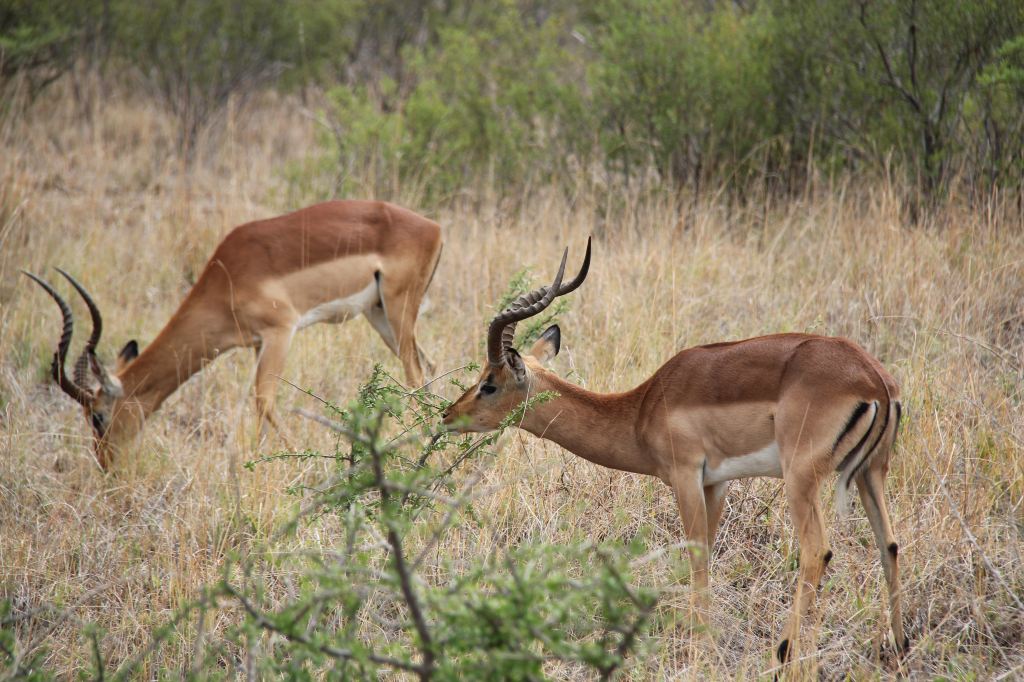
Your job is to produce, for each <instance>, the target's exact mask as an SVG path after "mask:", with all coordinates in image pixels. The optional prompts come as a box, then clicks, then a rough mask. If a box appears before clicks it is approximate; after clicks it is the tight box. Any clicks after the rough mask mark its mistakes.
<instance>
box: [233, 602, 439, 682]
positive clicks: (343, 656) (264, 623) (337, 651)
mask: <svg viewBox="0 0 1024 682" xmlns="http://www.w3.org/2000/svg"><path fill="white" fill-rule="evenodd" d="M223 589H224V591H225V592H227V593H228V594H229V595H231V596H232V597H233V598H235V599H237V600H238V603H239V604H241V605H242V608H243V609H245V611H246V613H248V614H249V616H250V617H252V619H253V620H254V621H255V622H256V625H258V626H259V627H260V628H262V629H264V630H266V631H267V632H275V633H277V634H279V635H281V636H282V637H284V638H285V639H288V640H290V641H294V642H298V643H299V644H304V645H305V646H309V647H313V648H315V649H317V650H318V651H320V652H321V653H323V654H326V655H327V656H330V657H331V658H335V659H339V660H352V659H357V658H358V656H357V655H356V654H355V653H354V652H353V651H352V650H351V649H342V648H339V647H334V646H331V645H329V644H318V643H316V642H314V641H313V640H311V639H310V638H309V637H307V636H306V635H303V634H299V633H296V632H288V631H286V630H283V629H281V628H280V627H278V626H277V625H275V624H274V623H272V622H270V621H269V620H267V619H266V617H265V616H264V615H263V614H262V613H260V612H259V611H258V610H257V609H256V607H254V606H253V605H252V603H251V602H250V601H249V600H248V599H246V598H245V595H243V594H242V593H241V592H239V591H238V590H236V589H235V588H234V587H232V586H231V585H229V584H227V583H224V584H223ZM366 658H367V659H368V660H370V661H373V662H374V663H377V664H379V665H387V666H390V667H392V668H397V669H398V670H405V671H406V672H411V673H419V674H423V669H422V666H418V665H416V664H415V663H410V662H409V661H403V660H401V659H398V658H392V657H391V656H383V655H381V654H376V653H373V652H372V651H371V652H368V653H367V654H366Z"/></svg>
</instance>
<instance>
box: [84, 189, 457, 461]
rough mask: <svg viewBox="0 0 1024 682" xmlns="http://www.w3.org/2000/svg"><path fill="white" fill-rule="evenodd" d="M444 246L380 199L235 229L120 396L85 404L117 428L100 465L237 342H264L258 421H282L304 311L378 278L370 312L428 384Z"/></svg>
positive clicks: (427, 227)
mask: <svg viewBox="0 0 1024 682" xmlns="http://www.w3.org/2000/svg"><path fill="white" fill-rule="evenodd" d="M440 249H441V229H440V227H439V226H438V225H437V223H435V222H433V221H431V220H428V219H427V218H424V217H422V216H419V215H417V214H415V213H413V212H412V211H409V210H407V209H404V208H401V207H399V206H395V205H393V204H388V203H385V202H379V201H330V202H326V203H322V204H316V205H314V206H310V207H308V208H303V209H301V210H298V211H295V212H293V213H288V214H286V215H282V216H278V217H276V218H270V219H267V220H259V221H256V222H251V223H246V224H244V225H241V226H239V227H236V228H235V229H234V230H232V231H231V232H230V233H229V234H228V235H227V236H226V237H225V238H224V239H223V241H221V243H220V244H219V245H218V246H217V248H216V250H215V251H214V253H213V255H212V256H211V257H210V260H209V262H207V264H206V266H205V267H204V269H203V271H202V273H201V274H200V276H199V279H198V281H197V282H196V283H195V285H194V286H193V287H192V289H191V290H190V291H189V293H188V295H187V296H186V297H185V300H184V301H182V303H181V305H180V306H179V307H178V310H177V311H176V312H175V313H174V315H173V316H172V317H171V319H170V320H169V321H168V323H167V325H166V326H165V327H164V328H163V329H162V330H161V331H160V333H159V334H158V335H157V337H156V338H155V339H154V340H153V342H152V343H151V344H150V345H149V346H148V347H147V348H146V349H145V350H143V352H142V353H141V354H140V355H139V356H138V357H137V358H136V359H134V360H132V361H130V362H127V363H123V366H119V367H118V368H116V371H115V373H114V377H115V378H116V380H117V381H118V382H119V383H120V385H121V386H122V388H123V397H114V396H102V395H97V396H96V400H95V401H94V405H92V406H86V412H87V417H89V418H90V419H91V418H92V415H93V414H94V413H97V412H99V413H100V414H102V415H103V416H104V418H105V421H106V422H107V424H108V426H107V428H106V431H105V434H104V435H103V437H102V438H100V437H97V441H96V453H97V458H98V460H99V462H100V465H101V466H102V467H104V468H106V467H107V466H108V465H109V463H110V461H111V458H112V456H113V454H114V452H115V451H116V450H117V449H118V448H119V447H121V446H122V445H123V444H124V443H125V442H126V441H127V440H128V439H129V438H131V437H132V436H134V435H135V434H136V433H137V432H138V431H139V430H140V429H141V427H142V424H143V422H144V421H145V419H146V418H147V417H148V416H149V415H150V414H152V413H153V412H154V411H156V410H157V409H158V408H159V407H160V405H161V404H162V403H163V402H164V400H166V399H167V397H168V396H170V395H171V394H172V393H174V391H175V390H177V388H178V387H179V386H180V385H181V384H182V383H184V382H185V381H186V380H187V379H188V378H189V377H190V376H192V375H193V374H194V373H195V372H197V371H199V370H200V369H202V367H203V366H204V364H205V363H206V362H209V361H211V360H213V359H214V358H216V357H217V356H219V355H220V354H222V353H224V352H225V351H227V350H229V349H231V348H235V347H238V346H250V347H255V348H256V349H257V357H258V363H257V371H256V400H257V409H258V412H259V419H260V428H261V430H262V428H263V426H264V424H265V423H275V418H274V413H273V405H274V398H275V388H276V378H275V375H279V374H280V373H281V372H282V371H283V368H284V362H285V358H286V356H287V353H288V347H289V345H290V343H291V338H292V335H293V334H294V332H295V330H296V326H297V325H298V324H299V321H300V320H301V319H302V316H303V315H305V314H307V313H309V312H310V311H311V310H312V309H314V308H316V307H317V306H320V305H323V304H324V303H326V302H329V301H333V300H335V299H339V298H341V299H343V298H347V297H349V296H352V295H354V294H357V293H358V292H361V291H364V290H366V289H367V288H368V287H371V286H373V285H374V282H375V278H379V288H380V293H381V298H382V299H383V301H380V300H378V301H377V303H376V304H375V305H374V306H373V308H372V310H370V311H368V312H367V315H368V317H370V318H371V323H373V324H374V326H375V328H377V329H378V331H380V332H381V333H382V335H385V341H386V342H387V343H388V345H389V347H391V348H392V350H393V351H394V352H395V354H396V355H398V356H399V358H400V359H401V361H402V364H403V366H404V369H405V374H406V378H407V379H408V381H409V382H410V383H411V384H413V385H415V386H419V385H421V384H422V382H423V368H422V365H421V359H425V358H423V353H422V350H421V349H420V348H419V346H418V345H417V342H416V337H415V323H416V317H417V314H418V312H419V307H420V303H421V301H422V299H423V296H424V294H425V293H426V289H427V286H428V285H429V282H430V278H431V276H432V274H433V271H434V268H435V266H436V264H437V260H438V258H439V256H440ZM323 321H332V322H340V321H344V319H328V320H323ZM387 334H391V335H392V336H393V338H388V336H387ZM428 364H429V363H428ZM428 369H429V371H431V372H432V371H433V369H432V368H428Z"/></svg>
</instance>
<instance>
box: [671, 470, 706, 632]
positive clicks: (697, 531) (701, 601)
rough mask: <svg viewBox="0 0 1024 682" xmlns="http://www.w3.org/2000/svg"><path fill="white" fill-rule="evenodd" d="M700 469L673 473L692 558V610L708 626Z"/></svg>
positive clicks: (700, 622) (702, 490)
mask: <svg viewBox="0 0 1024 682" xmlns="http://www.w3.org/2000/svg"><path fill="white" fill-rule="evenodd" d="M702 478H703V476H702V471H701V468H700V467H686V468H681V469H678V470H677V471H675V472H673V474H672V477H671V485H672V489H673V490H674V491H675V493H676V503H677V504H678V505H679V518H680V519H681V520H682V522H683V532H684V533H685V534H686V540H687V551H688V552H689V555H690V573H691V575H692V576H693V580H692V582H693V595H692V598H691V608H692V609H693V611H694V612H695V613H696V616H697V622H698V623H699V624H700V625H707V622H708V618H707V617H708V551H709V547H708V513H707V508H706V507H705V505H704V487H703V484H702Z"/></svg>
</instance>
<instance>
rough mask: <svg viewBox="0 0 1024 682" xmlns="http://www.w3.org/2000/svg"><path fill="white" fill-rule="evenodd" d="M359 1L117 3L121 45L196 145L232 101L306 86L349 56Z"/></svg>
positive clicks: (189, 145)
mask: <svg viewBox="0 0 1024 682" xmlns="http://www.w3.org/2000/svg"><path fill="white" fill-rule="evenodd" d="M357 8H358V4H357V0H329V1H328V2H319V1H314V0H288V1H287V2H280V1H278V0H245V1H243V0H154V1H153V2H144V3H138V2H133V1H131V0H124V1H121V2H116V3H115V5H114V15H115V19H114V25H115V26H116V36H117V40H118V44H119V46H120V48H121V51H122V52H123V55H124V57H126V58H127V59H128V60H129V61H130V62H131V63H132V64H134V65H135V66H137V67H138V68H140V69H141V70H142V72H143V74H144V76H145V77H146V79H147V80H148V82H149V83H150V85H151V87H152V88H153V90H154V92H155V93H156V94H158V95H159V96H160V97H161V99H162V100H163V101H164V103H165V104H166V106H167V107H168V108H169V109H170V110H171V111H172V112H173V113H174V114H175V116H176V117H177V118H178V121H179V126H180V127H179V143H180V145H181V147H182V149H184V150H185V151H186V153H188V154H191V153H192V151H193V150H194V148H195V142H196V137H197V136H198V134H199V133H200V131H201V130H202V128H203V126H204V125H206V123H207V122H208V121H209V120H210V118H211V117H212V116H214V115H215V114H216V113H218V112H219V111H220V110H221V109H222V108H223V107H224V106H225V105H226V104H227V102H228V100H229V98H231V97H232V96H234V97H237V98H239V99H243V100H244V98H246V97H248V96H250V95H251V94H253V93H254V92H256V91H258V88H259V87H261V86H263V85H265V84H267V83H269V82H271V81H272V80H273V79H275V78H276V77H278V76H280V75H281V74H283V73H285V72H288V73H289V75H290V77H291V79H292V82H295V81H299V82H301V81H302V80H303V79H308V78H311V77H313V76H315V75H316V74H318V73H320V72H321V70H322V69H323V68H324V67H325V65H326V64H329V63H331V62H332V61H333V60H334V59H335V58H336V56H337V54H338V51H339V50H344V48H345V44H346V40H348V39H350V38H349V34H348V33H347V32H346V31H345V28H346V25H347V24H348V23H349V22H350V21H351V18H352V17H353V16H354V13H355V11H356V9H357Z"/></svg>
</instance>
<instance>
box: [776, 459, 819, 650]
mask: <svg viewBox="0 0 1024 682" xmlns="http://www.w3.org/2000/svg"><path fill="white" fill-rule="evenodd" d="M818 487H819V480H818V478H817V477H816V476H814V475H813V471H812V470H811V468H810V467H807V468H803V469H797V470H795V471H789V472H786V478H785V488H786V498H787V500H788V501H789V513H790V516H791V517H792V519H793V527H794V528H795V530H796V533H797V538H798V541H799V547H800V575H799V578H798V579H797V586H796V594H795V595H794V596H793V606H792V609H791V611H790V614H789V619H788V621H787V622H786V627H785V629H784V630H783V633H782V641H780V642H779V646H778V647H777V648H776V650H775V658H776V662H778V663H780V664H781V663H785V662H786V661H787V660H789V659H790V658H791V657H792V655H793V649H794V648H795V646H796V642H797V635H798V633H799V631H800V621H801V620H802V619H803V618H804V616H805V615H806V613H807V611H808V610H809V609H810V608H811V607H812V606H813V605H814V600H815V596H816V594H817V591H818V584H819V583H820V582H821V576H822V574H824V572H825V567H826V566H828V562H829V561H830V560H831V559H832V550H830V549H829V548H828V537H827V536H826V534H825V528H824V526H823V525H822V522H821V506H820V503H819V499H818Z"/></svg>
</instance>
